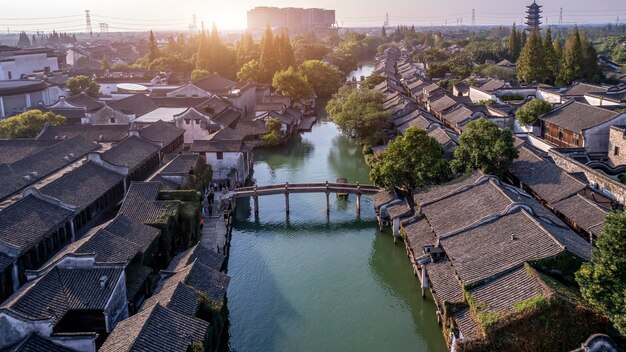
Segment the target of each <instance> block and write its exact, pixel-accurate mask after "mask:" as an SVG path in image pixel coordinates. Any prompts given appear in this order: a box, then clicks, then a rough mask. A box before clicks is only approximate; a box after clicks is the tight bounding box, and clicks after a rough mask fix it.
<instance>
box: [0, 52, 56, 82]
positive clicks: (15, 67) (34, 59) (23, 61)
mask: <svg viewBox="0 0 626 352" xmlns="http://www.w3.org/2000/svg"><path fill="white" fill-rule="evenodd" d="M12 58H13V59H14V60H13V61H4V62H0V80H6V79H20V76H21V75H32V74H34V73H35V71H43V70H44V68H45V67H48V68H49V69H50V72H52V71H58V70H59V62H58V61H57V57H56V56H54V57H48V55H47V54H46V53H41V54H31V55H18V56H13V57H12ZM9 72H11V78H9Z"/></svg>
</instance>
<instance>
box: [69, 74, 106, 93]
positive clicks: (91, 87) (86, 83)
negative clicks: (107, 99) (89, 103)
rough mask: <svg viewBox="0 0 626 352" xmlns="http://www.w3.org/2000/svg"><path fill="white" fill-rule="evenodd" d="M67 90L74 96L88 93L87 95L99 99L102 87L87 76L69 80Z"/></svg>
mask: <svg viewBox="0 0 626 352" xmlns="http://www.w3.org/2000/svg"><path fill="white" fill-rule="evenodd" d="M66 85H67V88H68V89H69V90H70V93H71V94H72V95H75V94H78V93H87V95H89V96H91V97H94V98H97V97H98V96H99V95H100V85H99V84H98V83H96V82H94V81H92V80H91V79H89V77H87V76H83V75H80V76H76V77H72V78H70V79H68V80H67V83H66Z"/></svg>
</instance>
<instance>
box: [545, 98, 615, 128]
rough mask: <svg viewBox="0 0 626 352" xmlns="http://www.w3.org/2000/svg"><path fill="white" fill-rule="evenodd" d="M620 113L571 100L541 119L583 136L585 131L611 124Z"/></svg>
mask: <svg viewBox="0 0 626 352" xmlns="http://www.w3.org/2000/svg"><path fill="white" fill-rule="evenodd" d="M618 116H620V113H617V112H615V111H611V110H607V109H604V108H601V107H597V106H592V105H589V104H585V103H581V102H578V101H575V100H571V101H569V102H567V103H565V104H563V105H561V106H560V107H558V108H556V109H554V110H552V111H551V112H549V113H547V114H545V115H543V116H542V117H540V120H541V121H543V122H547V123H550V124H552V125H555V126H558V127H562V128H563V129H566V130H568V131H572V132H576V133H578V134H582V133H583V131H585V130H587V129H590V128H592V127H595V126H598V125H600V124H603V123H606V122H609V121H611V120H613V119H615V118H616V117H618Z"/></svg>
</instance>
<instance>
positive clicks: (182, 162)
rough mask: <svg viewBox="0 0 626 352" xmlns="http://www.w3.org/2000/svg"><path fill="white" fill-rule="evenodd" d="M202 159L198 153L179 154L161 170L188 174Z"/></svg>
mask: <svg viewBox="0 0 626 352" xmlns="http://www.w3.org/2000/svg"><path fill="white" fill-rule="evenodd" d="M199 159H200V155H198V154H177V155H176V156H175V157H174V159H172V160H171V161H170V162H169V163H168V164H167V165H166V166H165V167H164V168H163V169H162V170H161V172H160V174H164V175H165V174H168V175H171V174H175V175H182V174H185V175H186V174H188V173H189V170H191V169H193V168H194V167H195V166H196V164H198V161H199ZM164 162H165V161H164Z"/></svg>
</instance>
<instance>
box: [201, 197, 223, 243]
mask: <svg viewBox="0 0 626 352" xmlns="http://www.w3.org/2000/svg"><path fill="white" fill-rule="evenodd" d="M216 203H217V202H216ZM216 203H214V204H213V205H212V211H211V215H210V216H209V211H208V210H206V211H205V214H204V228H203V229H202V237H201V238H200V242H201V243H202V245H203V246H204V247H205V248H208V249H211V250H214V251H216V252H217V253H220V254H223V255H226V247H227V245H228V229H227V228H226V223H225V222H224V216H223V214H222V212H221V210H220V209H219V206H218V205H217V204H216ZM204 205H205V209H208V206H207V205H206V204H204Z"/></svg>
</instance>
